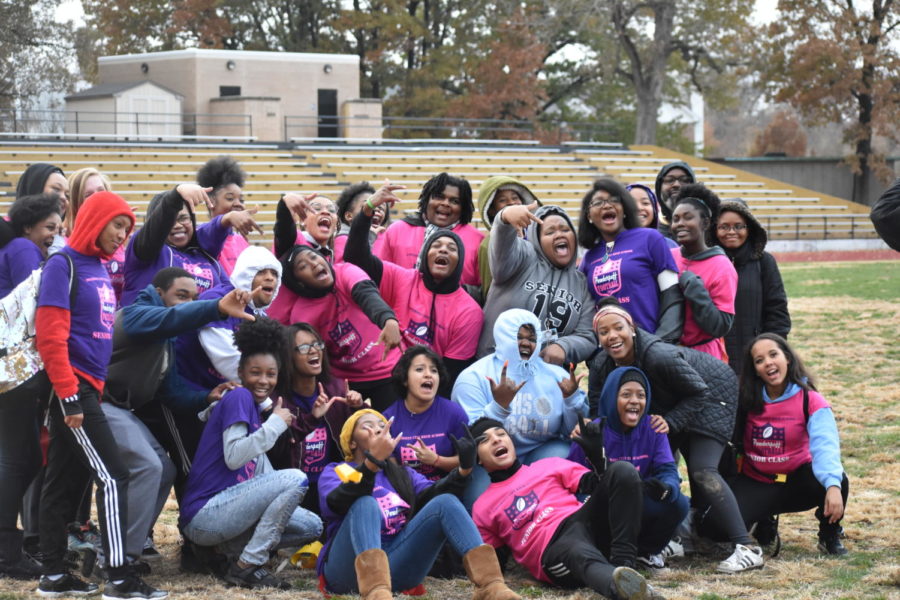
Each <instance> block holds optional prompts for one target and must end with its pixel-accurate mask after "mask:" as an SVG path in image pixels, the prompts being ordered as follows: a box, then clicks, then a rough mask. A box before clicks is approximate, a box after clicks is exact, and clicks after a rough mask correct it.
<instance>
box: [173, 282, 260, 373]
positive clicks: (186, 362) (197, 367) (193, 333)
mask: <svg viewBox="0 0 900 600" xmlns="http://www.w3.org/2000/svg"><path fill="white" fill-rule="evenodd" d="M233 289H234V286H233V285H231V283H230V282H226V283H222V284H221V285H217V286H216V287H214V288H213V289H211V290H207V291H205V292H203V293H202V294H200V296H199V297H198V300H219V299H220V298H222V297H223V296H225V295H226V294H228V292H230V291H231V290H233ZM245 312H247V313H251V312H252V311H251V310H250V309H249V308H247V309H245ZM241 322H243V319H238V318H237V317H227V318H225V319H222V320H219V321H212V322H210V323H207V324H206V325H204V326H203V328H204V329H205V328H207V327H218V328H221V329H230V330H231V331H234V330H235V329H237V326H238V324H240V323H241ZM175 360H176V362H177V363H178V373H179V375H181V377H182V378H183V379H184V380H185V382H186V383H188V384H189V385H190V387H192V388H194V389H197V390H211V389H212V388H214V387H216V386H217V385H219V384H220V383H224V382H225V377H223V376H222V374H221V373H219V371H218V370H216V368H215V367H214V366H213V364H212V361H211V360H210V359H209V355H208V354H207V353H206V350H204V349H203V345H202V344H201V343H200V330H199V329H192V330H190V331H186V332H185V333H182V334H181V335H179V336H178V339H177V340H176V342H175Z"/></svg>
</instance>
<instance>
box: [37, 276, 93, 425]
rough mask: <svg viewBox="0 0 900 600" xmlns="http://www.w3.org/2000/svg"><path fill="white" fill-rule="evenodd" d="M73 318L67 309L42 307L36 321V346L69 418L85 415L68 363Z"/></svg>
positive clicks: (38, 310) (76, 379)
mask: <svg viewBox="0 0 900 600" xmlns="http://www.w3.org/2000/svg"><path fill="white" fill-rule="evenodd" d="M44 276H45V277H46V276H47V274H46V273H45V274H44ZM71 318H72V315H71V313H70V312H69V311H68V310H66V309H64V308H60V307H57V306H39V307H38V309H37V312H36V314H35V319H34V328H35V345H36V346H37V350H38V353H39V354H40V355H41V360H43V361H44V370H46V371H47V376H48V377H49V379H50V383H51V384H53V391H55V392H56V395H57V396H59V397H60V398H61V399H62V401H63V407H64V408H65V412H66V414H67V415H70V414H79V413H81V412H82V411H81V404H80V403H79V401H78V377H77V376H76V375H75V371H73V370H72V365H71V363H70V362H69V330H70V328H71ZM70 408H71V410H70Z"/></svg>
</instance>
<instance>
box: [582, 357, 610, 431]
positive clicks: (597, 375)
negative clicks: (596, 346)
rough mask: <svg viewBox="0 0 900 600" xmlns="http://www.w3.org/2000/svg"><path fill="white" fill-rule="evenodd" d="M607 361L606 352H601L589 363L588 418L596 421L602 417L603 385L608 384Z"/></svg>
mask: <svg viewBox="0 0 900 600" xmlns="http://www.w3.org/2000/svg"><path fill="white" fill-rule="evenodd" d="M606 361H607V356H606V352H605V351H604V350H601V351H600V352H598V353H597V355H596V356H595V357H594V358H593V359H592V360H591V361H590V362H589V363H588V398H587V404H588V417H590V418H591V419H596V418H597V417H598V416H599V415H600V392H602V391H603V384H604V383H606V376H607V374H608V373H607V369H606V368H605V364H606Z"/></svg>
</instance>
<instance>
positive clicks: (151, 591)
mask: <svg viewBox="0 0 900 600" xmlns="http://www.w3.org/2000/svg"><path fill="white" fill-rule="evenodd" d="M168 595H169V592H166V591H163V590H158V589H156V588H154V587H151V586H149V585H147V584H146V583H144V580H143V579H141V578H140V577H138V576H137V575H128V576H126V577H125V579H123V580H122V581H121V582H120V583H113V582H112V581H110V580H107V581H106V584H105V585H104V586H103V600H131V599H133V598H138V599H143V600H159V598H165V597H166V596H168Z"/></svg>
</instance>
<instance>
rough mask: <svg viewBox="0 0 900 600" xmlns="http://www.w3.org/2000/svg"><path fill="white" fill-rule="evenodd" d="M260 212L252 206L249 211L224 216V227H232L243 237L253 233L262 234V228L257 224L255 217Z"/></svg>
mask: <svg viewBox="0 0 900 600" xmlns="http://www.w3.org/2000/svg"><path fill="white" fill-rule="evenodd" d="M258 210H259V208H257V207H256V206H251V207H250V208H248V209H247V210H233V211H231V212H230V213H226V214H224V215H223V216H222V227H231V228H232V229H234V230H235V231H237V232H238V233H240V234H241V235H242V236H244V237H247V236H248V235H250V233H251V232H252V231H257V232H259V233H262V232H263V230H262V228H261V227H260V226H259V225H258V224H257V223H256V220H255V219H254V218H253V215H255V214H256V212H257V211H258Z"/></svg>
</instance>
